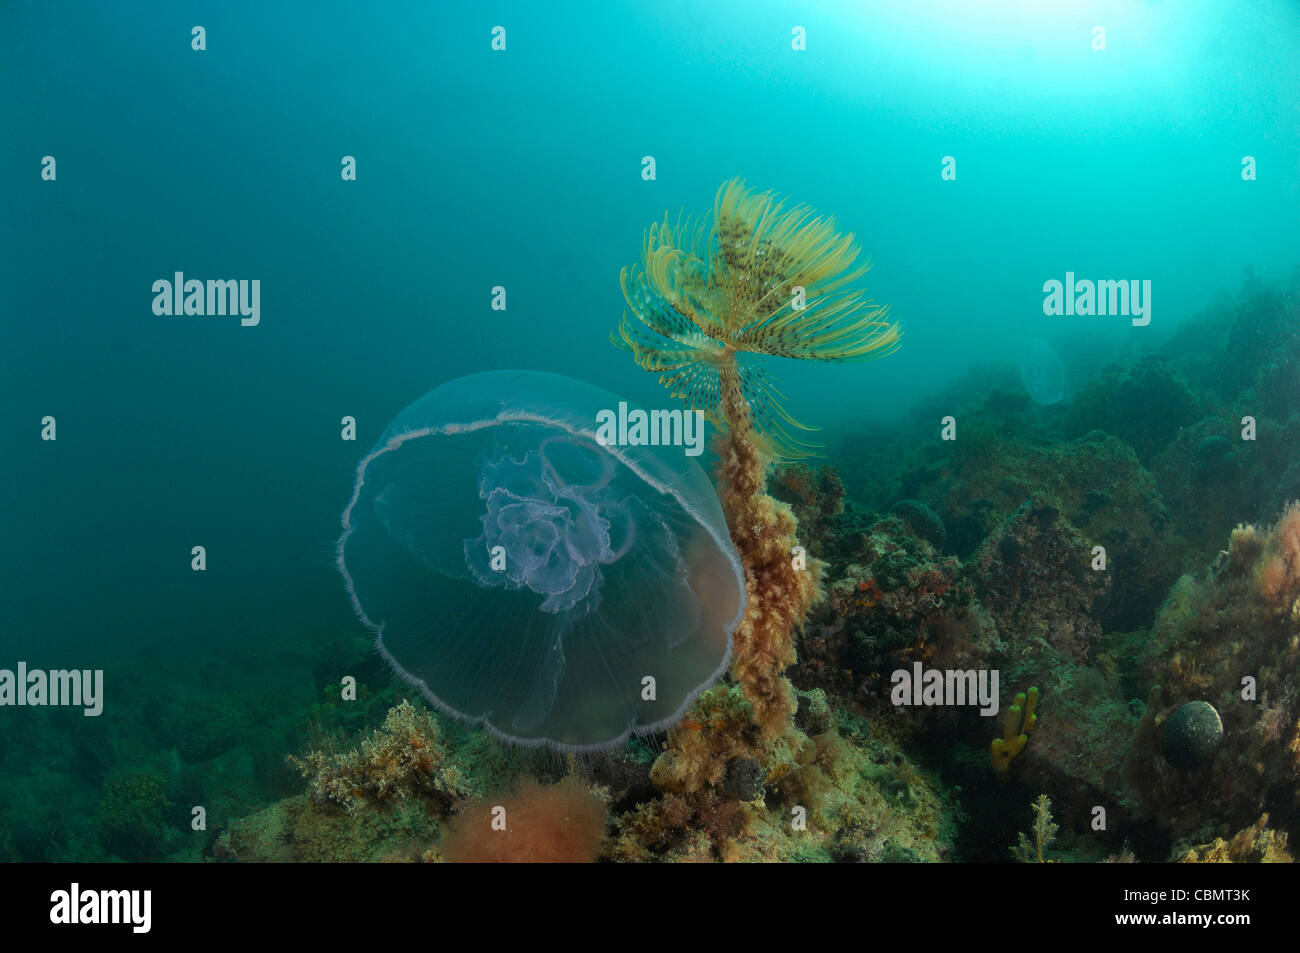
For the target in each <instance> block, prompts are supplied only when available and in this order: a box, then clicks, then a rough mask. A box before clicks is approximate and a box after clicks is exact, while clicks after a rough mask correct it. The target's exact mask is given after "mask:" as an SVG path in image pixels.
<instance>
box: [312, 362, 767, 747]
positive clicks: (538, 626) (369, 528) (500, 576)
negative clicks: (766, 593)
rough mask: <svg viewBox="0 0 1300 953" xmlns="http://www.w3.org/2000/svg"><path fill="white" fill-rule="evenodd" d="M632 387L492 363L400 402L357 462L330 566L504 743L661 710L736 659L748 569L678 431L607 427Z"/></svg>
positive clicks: (430, 692)
mask: <svg viewBox="0 0 1300 953" xmlns="http://www.w3.org/2000/svg"><path fill="white" fill-rule="evenodd" d="M619 401H620V398H618V397H617V396H615V395H613V394H610V393H607V392H606V391H603V390H600V389H599V388H596V387H593V386H591V385H589V384H585V383H583V382H581V381H577V380H573V379H571V378H567V377H561V376H559V375H555V374H545V373H538V372H531V371H492V372H489V373H484V374H473V375H470V376H468V377H461V378H458V379H456V380H453V381H450V382H448V383H446V384H443V385H442V386H441V387H438V388H436V389H434V390H432V391H430V392H429V393H427V394H425V395H424V396H423V397H421V398H420V399H419V400H417V401H416V402H415V403H413V404H411V405H410V406H409V407H407V408H406V409H405V410H403V411H402V412H401V413H400V414H398V416H397V417H396V418H395V419H394V420H393V422H392V423H391V424H389V426H388V429H387V430H386V431H385V432H384V434H383V436H381V437H380V439H379V442H378V444H377V445H376V446H375V448H374V449H373V450H372V451H371V452H370V453H369V454H368V455H367V456H366V457H365V458H364V459H363V460H362V461H361V463H360V464H359V465H358V467H357V476H356V486H355V488H354V490H353V494H352V499H351V500H350V501H349V503H348V506H347V509H346V510H345V511H344V513H343V535H342V537H341V538H340V539H339V542H338V568H339V571H340V572H341V573H342V574H343V577H344V581H345V583H346V585H347V589H348V593H349V595H350V596H351V599H352V605H353V608H354V609H355V610H356V612H357V615H358V616H359V617H360V618H361V621H362V622H363V623H365V624H366V625H367V626H368V627H369V628H370V629H371V630H372V631H373V632H374V633H375V636H376V643H377V645H378V647H379V649H380V651H381V653H382V654H383V656H384V658H385V659H386V660H387V661H388V662H389V663H390V665H391V666H392V667H393V669H394V670H395V671H396V672H397V673H398V675H399V676H400V677H401V678H403V679H404V680H405V681H407V682H408V683H410V684H411V685H413V686H415V687H416V688H417V689H418V690H419V691H420V692H421V693H422V694H423V695H424V697H425V698H426V699H428V700H429V701H430V702H431V703H433V704H434V705H436V706H438V707H439V708H440V709H442V710H443V711H446V712H449V713H450V714H453V715H455V716H458V717H460V718H464V719H468V720H472V721H476V722H480V723H482V724H484V725H485V726H486V727H487V728H488V729H490V730H491V731H493V732H494V733H495V734H497V735H498V736H500V737H503V738H505V739H506V740H508V741H512V742H516V743H520V744H529V745H541V744H551V745H555V746H558V747H562V748H568V749H581V748H600V747H606V746H609V745H613V744H617V743H618V742H620V741H622V740H624V739H625V738H627V737H628V736H629V735H630V734H633V733H643V732H647V731H652V730H655V729H657V728H661V727H665V726H667V725H669V724H671V723H672V722H673V721H675V720H676V719H677V718H679V717H680V716H681V714H682V712H683V711H685V709H686V707H687V705H689V704H690V702H691V701H692V700H693V699H694V698H695V696H696V695H697V694H699V692H700V691H702V690H703V689H704V688H705V687H707V686H708V685H709V683H711V682H712V681H713V680H715V679H716V678H717V677H719V676H720V675H721V674H722V673H723V672H724V671H725V670H726V668H727V664H728V662H729V660H730V654H731V636H732V633H733V632H734V630H735V628H736V626H737V625H738V624H739V622H740V618H741V616H742V614H743V613H744V609H745V579H744V570H743V569H742V567H741V563H740V559H739V557H738V556H737V555H736V552H735V549H734V547H733V546H732V543H731V537H730V535H729V534H728V532H727V526H726V522H725V520H724V519H723V515H722V508H721V506H720V505H719V503H718V498H717V495H716V494H715V493H714V490H713V486H712V484H710V482H709V479H708V477H707V476H706V475H705V473H704V471H703V470H702V469H701V468H700V467H699V465H698V464H697V463H695V462H694V460H692V459H691V458H689V457H687V456H686V455H685V453H684V450H685V448H684V447H681V446H614V445H602V443H601V442H599V441H598V440H597V437H596V431H597V414H598V412H600V411H601V410H606V409H610V410H612V409H614V408H617V407H618V406H619Z"/></svg>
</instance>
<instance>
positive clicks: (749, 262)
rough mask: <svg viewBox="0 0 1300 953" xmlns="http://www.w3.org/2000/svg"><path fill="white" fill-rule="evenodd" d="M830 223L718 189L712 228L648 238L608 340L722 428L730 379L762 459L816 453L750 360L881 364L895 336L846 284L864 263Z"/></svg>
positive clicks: (668, 227)
mask: <svg viewBox="0 0 1300 953" xmlns="http://www.w3.org/2000/svg"><path fill="white" fill-rule="evenodd" d="M836 227H837V226H836V223H835V220H834V219H833V218H830V217H820V218H819V217H817V216H816V213H814V212H813V211H812V210H811V209H810V208H809V207H808V206H806V205H796V206H793V207H792V208H789V209H787V208H786V207H785V205H784V203H783V202H782V201H781V200H779V199H778V198H777V197H776V196H775V195H774V194H773V193H771V192H761V193H756V192H752V191H750V190H749V189H747V188H746V187H745V184H744V182H743V181H742V180H740V179H732V180H730V181H728V182H725V183H723V185H722V187H721V188H719V189H718V192H717V194H716V195H715V196H714V202H713V214H712V218H711V221H710V219H709V218H708V217H703V218H698V219H687V218H685V217H684V216H682V215H679V216H678V218H677V222H676V224H673V223H672V222H671V220H670V219H669V218H668V217H667V216H665V218H664V220H663V222H656V223H655V224H653V225H651V226H650V228H649V229H648V230H647V231H646V235H645V240H644V243H643V246H642V255H641V258H642V260H641V264H640V265H639V266H637V265H633V266H632V267H631V268H624V269H623V271H622V273H621V276H620V283H621V285H622V289H623V297H624V298H625V299H626V301H627V304H628V308H629V310H630V312H631V313H630V316H629V315H627V314H625V315H624V316H623V320H622V323H621V324H620V325H619V329H618V334H617V336H616V337H615V336H614V335H611V340H613V341H614V343H615V344H616V345H618V346H619V347H623V348H625V349H627V350H629V351H631V352H632V355H633V357H634V358H635V359H636V362H637V363H638V364H639V365H640V366H641V367H643V368H645V369H646V370H649V371H654V372H658V373H659V375H660V376H659V380H660V382H661V383H663V384H664V385H665V386H667V387H668V388H669V389H670V391H671V392H672V393H673V395H674V396H680V397H682V398H684V399H685V400H686V401H687V402H688V406H690V407H692V408H693V409H699V410H703V411H705V413H706V414H708V416H709V418H710V419H711V420H712V421H713V422H714V423H715V424H718V425H720V426H725V425H726V421H725V420H723V419H721V417H722V415H721V410H720V399H721V398H720V395H721V384H720V381H721V375H733V374H734V377H731V379H733V380H734V381H735V382H736V383H737V385H738V386H739V387H740V391H741V394H742V396H743V397H744V400H745V402H746V404H747V406H748V409H749V415H750V418H751V421H752V425H753V431H754V435H755V437H756V439H757V440H758V441H759V443H760V445H761V448H762V450H763V452H764V453H766V454H767V455H768V456H771V457H775V458H784V459H798V458H801V457H807V456H813V455H815V449H816V448H815V447H814V445H812V444H809V443H807V442H805V441H803V440H802V439H801V438H800V437H799V436H798V433H797V431H804V432H807V431H810V430H812V429H814V428H811V427H807V426H805V425H804V424H801V423H800V422H799V421H797V420H795V419H794V418H793V417H792V416H791V415H790V414H789V413H788V412H787V411H786V410H785V408H784V406H783V401H784V397H783V395H782V394H781V392H780V390H779V389H778V388H777V387H776V385H775V384H774V383H773V382H772V380H771V379H770V378H769V377H768V376H767V375H766V373H765V372H764V371H763V370H762V369H760V368H759V367H758V366H757V363H756V361H757V360H759V359H760V358H761V356H763V355H771V356H776V357H789V358H798V359H803V360H816V361H849V360H859V359H863V358H873V357H883V356H884V355H886V354H888V353H890V352H892V351H893V350H894V349H895V348H896V347H897V346H898V342H899V336H900V331H899V327H898V325H897V323H895V322H894V321H892V320H891V319H890V317H889V309H888V308H887V307H884V306H880V305H876V304H874V303H872V302H871V301H870V300H869V299H868V298H867V297H866V296H865V295H864V294H863V293H862V292H861V291H859V290H853V289H851V288H849V286H850V285H851V284H852V283H853V282H855V281H857V280H858V279H860V278H862V277H863V276H864V275H865V274H866V273H867V270H868V269H869V267H870V264H869V263H868V262H862V263H860V264H858V263H856V261H857V257H858V254H859V248H858V244H857V242H856V240H855V238H854V236H853V234H852V233H844V234H841V233H839V232H838V231H836ZM797 289H802V293H801V295H798V296H797V295H796V292H797ZM633 319H635V320H633Z"/></svg>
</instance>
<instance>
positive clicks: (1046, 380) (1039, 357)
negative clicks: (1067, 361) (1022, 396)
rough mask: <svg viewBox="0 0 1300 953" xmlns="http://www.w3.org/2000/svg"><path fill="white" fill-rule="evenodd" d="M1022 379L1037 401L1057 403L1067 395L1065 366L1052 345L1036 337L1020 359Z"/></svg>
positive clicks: (1030, 394)
mask: <svg viewBox="0 0 1300 953" xmlns="http://www.w3.org/2000/svg"><path fill="white" fill-rule="evenodd" d="M1020 379H1021V380H1022V381H1024V384H1025V390H1027V391H1028V392H1029V396H1030V397H1032V398H1033V399H1034V400H1035V401H1036V402H1037V403H1040V404H1055V403H1057V402H1059V401H1060V400H1061V398H1062V397H1064V396H1065V366H1064V365H1063V364H1062V363H1061V359H1060V358H1059V357H1058V356H1057V354H1056V352H1055V351H1053V350H1052V347H1051V345H1049V344H1048V343H1047V342H1046V341H1044V340H1042V339H1041V338H1034V339H1033V340H1032V341H1030V342H1029V346H1028V347H1027V348H1026V349H1025V354H1024V357H1022V358H1021V361H1020Z"/></svg>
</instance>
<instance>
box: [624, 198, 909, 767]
mask: <svg viewBox="0 0 1300 953" xmlns="http://www.w3.org/2000/svg"><path fill="white" fill-rule="evenodd" d="M858 253H859V249H858V246H857V243H856V242H855V241H854V237H853V235H851V234H840V233H839V232H837V231H836V225H835V222H834V220H833V219H830V218H818V217H816V216H815V213H813V212H812V211H811V210H810V209H808V208H807V207H806V206H802V205H799V206H794V207H793V208H789V209H787V208H786V207H785V205H784V204H783V203H782V202H781V201H780V200H778V199H777V198H776V197H775V196H774V195H773V194H772V193H770V192H763V193H755V192H752V191H750V190H748V189H746V188H745V185H744V183H743V182H742V181H740V180H738V179H733V180H731V181H729V182H726V183H724V184H723V186H722V187H721V188H720V189H719V190H718V193H717V197H716V199H715V200H714V206H713V214H712V219H711V221H710V220H709V219H707V218H704V219H699V220H686V219H683V218H681V217H679V218H678V221H677V223H676V224H675V225H674V224H673V223H671V222H670V221H669V220H667V219H665V220H664V222H662V223H656V224H655V225H652V226H651V227H650V229H649V230H648V231H647V233H646V237H645V243H644V247H643V250H642V261H641V263H640V264H639V265H634V266H632V267H630V268H624V269H623V272H622V275H621V283H622V287H623V295H624V298H625V299H626V300H627V305H628V308H629V310H630V314H625V315H624V317H623V320H622V323H621V324H620V326H619V329H618V333H617V334H616V335H614V336H613V340H614V343H615V344H616V345H618V346H619V347H622V348H624V349H626V350H629V351H630V352H631V353H632V356H633V357H634V358H635V360H636V362H637V363H638V364H639V365H640V366H641V367H642V368H644V369H645V370H648V371H652V372H657V373H658V374H659V380H660V382H661V383H663V384H664V385H665V386H667V387H668V389H669V391H670V392H671V393H672V394H673V395H674V396H676V397H682V398H684V399H685V401H686V403H687V406H688V407H689V408H690V409H692V410H702V411H703V412H704V413H705V414H706V415H707V416H708V417H709V419H710V420H711V421H712V422H713V423H714V424H715V425H716V426H718V427H719V428H720V429H721V430H722V432H723V436H722V438H721V441H720V443H719V445H718V456H719V462H718V484H719V487H718V489H719V494H720V498H721V500H722V507H723V511H724V513H725V514H726V517H727V524H728V527H729V529H730V531H731V535H732V539H733V541H734V542H735V544H736V548H737V549H738V550H739V551H740V553H741V554H742V556H743V557H744V559H745V569H746V585H747V589H748V595H749V602H748V609H747V611H746V613H745V616H744V618H743V619H742V621H741V624H740V626H739V627H738V629H737V630H736V632H735V636H734V642H735V655H734V663H733V667H732V674H733V675H734V676H735V678H736V680H737V681H738V682H739V683H740V684H741V686H742V688H743V690H744V693H745V697H746V698H747V699H748V701H749V702H750V704H751V705H752V706H753V710H754V721H755V723H756V724H757V725H758V727H759V729H760V738H761V741H762V743H763V744H764V745H765V746H767V747H769V748H770V747H771V746H772V745H773V744H775V743H776V742H777V741H778V739H780V738H781V737H782V736H783V735H786V734H788V733H793V731H794V729H793V727H792V724H791V721H792V719H791V716H792V714H793V710H794V704H795V702H794V691H793V688H792V686H791V685H790V683H789V682H788V681H787V680H786V679H785V677H784V676H783V675H782V672H783V671H784V670H785V669H786V667H787V666H789V665H790V663H792V662H793V661H794V654H795V653H794V632H795V629H796V628H797V626H798V625H799V624H800V623H801V622H802V621H803V619H804V617H805V615H806V614H807V612H808V610H809V609H810V608H811V607H812V605H813V603H814V602H815V601H816V599H817V597H818V593H819V581H820V576H821V568H822V567H821V564H820V563H819V562H817V561H816V560H812V559H809V560H807V562H806V565H800V563H799V561H798V560H797V559H795V558H792V551H793V550H795V547H796V546H797V539H796V537H795V531H796V529H797V524H796V522H795V518H794V514H793V513H792V512H791V510H790V508H789V507H788V506H786V505H785V504H783V503H780V502H778V501H777V500H775V499H773V498H772V497H771V496H769V495H768V494H767V492H766V484H767V465H768V463H769V462H770V461H772V460H776V459H796V458H799V457H806V456H811V455H812V454H813V453H814V452H815V447H814V446H813V445H812V444H810V443H808V442H807V441H805V440H804V439H803V438H802V437H801V436H800V433H801V432H807V431H809V430H811V429H812V428H810V427H807V426H805V425H804V424H802V423H800V422H799V421H797V420H795V418H794V417H793V416H791V415H790V414H789V413H788V412H787V411H786V410H785V408H784V407H783V406H782V395H781V392H780V391H779V389H778V388H777V387H776V385H775V383H774V382H773V381H772V379H771V378H770V377H769V376H768V375H767V373H766V371H765V369H764V368H763V366H762V361H763V360H764V359H765V358H766V357H768V356H776V357H788V358H801V359H806V360H819V361H848V360H856V359H862V358H868V357H880V356H883V355H885V354H888V353H890V352H891V351H892V350H893V349H894V348H895V347H896V346H897V344H898V340H899V329H898V325H897V324H895V323H893V322H891V321H889V320H888V309H887V308H885V307H881V306H877V305H875V304H873V303H872V302H871V301H869V300H868V299H867V298H866V297H865V295H864V294H863V292H861V291H859V290H855V289H853V288H851V287H850V286H851V285H852V283H853V282H855V281H856V280H857V279H859V278H861V277H862V276H863V275H864V274H865V273H866V271H867V268H868V267H869V266H868V265H867V264H866V263H862V264H855V261H856V259H857V257H858ZM788 741H789V742H790V743H792V744H793V743H797V741H796V739H793V738H790V739H788Z"/></svg>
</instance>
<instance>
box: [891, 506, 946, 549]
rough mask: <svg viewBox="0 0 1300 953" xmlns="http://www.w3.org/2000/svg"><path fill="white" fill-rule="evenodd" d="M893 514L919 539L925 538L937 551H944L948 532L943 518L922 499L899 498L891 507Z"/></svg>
mask: <svg viewBox="0 0 1300 953" xmlns="http://www.w3.org/2000/svg"><path fill="white" fill-rule="evenodd" d="M889 514H890V515H891V516H897V517H898V518H899V519H900V520H902V521H903V524H904V525H905V526H906V527H907V530H908V532H910V533H911V534H912V535H913V536H915V537H916V538H917V539H923V540H925V541H926V542H927V543H929V544H930V545H931V546H933V547H934V551H935V552H937V553H941V552H943V544H944V542H945V541H946V540H947V536H948V533H947V531H946V530H945V529H944V527H943V520H941V519H939V516H938V514H936V513H935V512H934V510H932V509H930V507H928V506H926V505H925V504H924V503H922V502H921V501H920V500H899V501H898V502H897V503H895V504H894V505H893V506H891V507H890V508H889Z"/></svg>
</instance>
